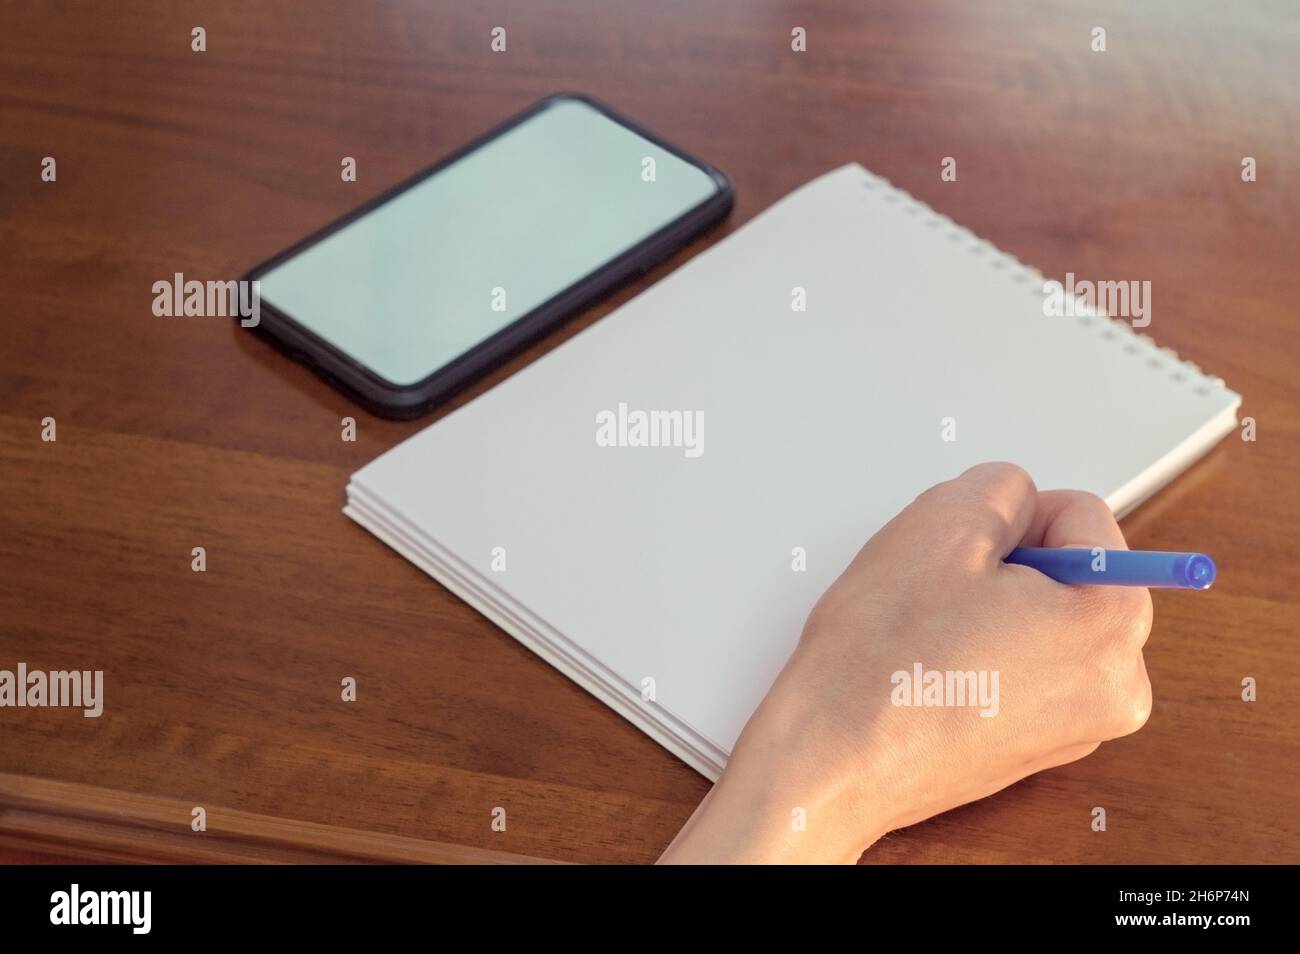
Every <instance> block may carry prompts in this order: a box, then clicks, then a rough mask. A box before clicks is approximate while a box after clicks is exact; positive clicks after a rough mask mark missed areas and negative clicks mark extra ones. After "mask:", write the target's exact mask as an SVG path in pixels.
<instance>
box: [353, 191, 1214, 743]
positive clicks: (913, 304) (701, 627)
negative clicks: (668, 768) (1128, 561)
mask: <svg viewBox="0 0 1300 954" xmlns="http://www.w3.org/2000/svg"><path fill="white" fill-rule="evenodd" d="M1042 285H1043V278H1042V276H1041V275H1039V274H1038V273H1037V272H1034V271H1032V270H1031V269H1028V268H1026V267H1025V266H1023V265H1021V264H1019V263H1018V262H1016V261H1015V260H1013V259H1011V258H1009V257H1007V256H1005V255H1002V254H1001V253H999V252H997V250H996V249H994V248H993V247H992V246H990V245H988V244H987V243H984V242H982V241H980V240H978V239H977V238H975V237H974V236H972V235H970V234H969V233H967V232H965V231H964V230H962V229H960V228H958V227H956V226H954V225H953V224H952V223H951V222H949V221H948V220H947V219H945V218H943V217H942V216H939V215H937V214H936V213H934V212H932V211H931V210H930V209H928V208H927V207H925V206H923V205H921V204H920V203H918V202H916V201H915V200H913V199H912V198H910V197H909V196H907V195H906V194H905V193H902V192H900V191H898V190H896V189H894V188H893V187H892V186H890V185H889V184H888V183H887V182H885V181H884V180H882V179H880V178H878V177H876V176H873V175H872V174H870V173H868V172H867V171H866V170H864V169H862V168H861V167H860V166H857V165H849V166H845V167H843V168H840V169H837V170H835V171H834V172H831V173H828V174H827V175H824V176H822V177H820V178H818V179H816V180H814V181H813V182H811V183H809V184H808V185H806V186H803V187H802V188H800V189H798V190H796V191H795V192H793V193H791V194H790V195H789V196H787V197H786V198H784V199H782V200H781V201H779V202H778V203H776V204H775V205H774V206H772V207H771V208H770V209H768V210H767V211H765V212H763V213H762V214H761V215H759V216H758V217H756V218H755V219H754V220H753V221H752V222H750V223H749V224H747V225H745V226H744V227H742V228H740V229H738V230H737V231H736V232H735V233H733V234H732V235H730V236H729V237H727V238H726V239H724V240H722V241H720V242H719V243H718V244H717V245H715V246H714V247H713V248H711V249H710V250H708V251H706V252H704V253H702V254H700V255H698V256H697V257H695V258H694V259H693V260H691V261H690V262H688V263H687V264H685V265H683V266H682V267H681V268H679V269H678V270H677V271H675V272H673V273H672V274H671V275H668V276H667V277H666V278H664V279H663V280H662V281H660V282H658V283H657V284H656V285H654V286H653V287H651V288H650V289H648V290H647V291H646V292H644V293H643V294H641V295H639V296H638V297H637V298H635V299H633V300H632V301H630V302H628V303H627V304H625V305H623V306H622V307H621V308H619V309H618V310H617V311H615V312H614V313H613V314H611V315H609V316H608V317H607V318H605V319H604V320H602V321H600V322H598V323H596V324H595V325H593V326H592V327H591V328H589V329H587V330H585V331H583V332H582V333H581V334H579V335H577V336H575V337H574V338H573V339H571V340H570V341H569V342H567V343H565V344H564V345H562V346H560V347H559V348H557V349H555V350H554V351H552V352H550V353H549V354H547V355H546V356H545V357H543V358H541V359H540V360H538V361H536V362H535V363H533V364H532V365H530V366H529V367H527V368H525V369H523V370H522V371H520V372H519V373H518V374H516V375H514V376H513V377H511V378H509V379H508V380H506V381H504V382H502V383H501V384H500V385H498V386H497V387H495V388H493V389H492V390H491V391H489V392H488V393H486V394H484V395H483V396H481V397H479V398H478V399H476V400H475V401H473V402H471V403H470V404H468V405H466V406H465V407H463V408H461V409H459V410H457V411H456V412H454V413H452V414H450V415H449V416H447V417H446V418H444V419H443V420H441V421H439V422H438V423H436V424H434V425H432V426H431V427H429V428H427V429H425V430H424V431H422V432H420V433H419V434H417V435H415V436H414V437H412V438H410V439H409V440H407V441H406V442H404V443H403V444H401V445H399V446H398V447H396V448H394V449H393V450H391V451H389V452H387V453H386V454H384V455H383V456H381V457H380V458H378V459H377V460H376V461H374V462H373V463H371V464H370V465H369V466H367V467H365V468H364V469H362V470H361V471H359V472H358V473H357V474H356V475H355V476H354V478H353V479H354V482H355V483H356V484H359V485H360V486H362V487H364V488H365V489H366V490H367V491H369V492H370V493H372V494H373V495H375V496H376V497H378V498H379V499H381V500H383V501H384V502H386V503H387V504H388V505H389V506H390V507H392V508H393V509H395V510H396V511H398V512H399V513H400V514H402V515H403V516H404V517H406V518H407V519H408V520H409V521H410V522H411V523H412V524H414V525H415V526H416V527H418V528H419V529H420V530H421V531H423V532H424V533H426V534H427V535H428V536H429V537H431V538H433V539H434V540H435V541H437V543H438V544H440V545H441V546H442V547H444V548H446V549H447V550H448V551H450V552H451V553H453V554H455V555H456V556H457V557H458V558H459V559H460V560H461V561H463V563H464V564H466V565H467V566H468V567H471V568H473V569H474V570H476V571H477V572H478V573H479V574H481V576H482V583H483V586H484V587H486V588H488V589H493V588H495V591H496V592H498V593H499V598H500V600H501V601H502V602H503V603H504V602H507V601H515V602H517V603H518V604H521V605H522V606H523V607H526V608H527V610H529V611H531V613H533V614H535V615H536V616H537V617H538V618H540V619H541V620H543V621H544V622H545V623H546V624H548V625H549V626H550V627H552V628H554V629H555V630H556V631H558V632H559V633H562V634H563V635H564V636H565V637H567V638H568V639H569V640H571V641H572V642H573V643H574V644H576V646H577V647H578V648H579V650H580V651H581V652H583V653H585V654H587V655H588V656H589V657H591V658H593V659H595V660H598V661H600V662H601V663H603V664H604V665H605V666H607V667H608V668H609V669H610V670H612V671H613V672H614V673H616V674H617V675H618V677H619V678H621V679H622V680H624V681H625V683H626V684H627V685H628V686H629V687H630V691H638V692H639V686H640V684H641V681H642V679H643V678H645V677H651V678H653V679H654V680H655V688H656V696H657V701H656V703H655V705H656V706H657V707H662V708H664V709H667V710H669V711H670V712H671V713H672V714H673V715H674V716H676V717H677V718H679V719H680V720H682V721H683V722H685V723H686V724H687V725H689V726H691V727H692V728H693V729H694V730H695V731H697V732H698V733H699V734H700V735H702V736H703V737H705V738H706V739H708V740H710V741H712V742H713V743H714V744H715V745H716V746H717V747H718V748H719V749H720V750H721V751H723V752H729V751H730V749H731V746H732V744H733V743H734V741H735V739H736V737H737V735H738V734H739V732H740V729H741V728H742V727H743V725H744V723H745V721H746V720H747V719H748V717H749V715H750V713H751V712H752V711H753V709H754V708H755V706H756V705H757V704H758V702H759V700H760V699H761V698H762V696H763V694H764V693H765V692H766V690H767V688H768V687H769V685H770V684H771V682H772V680H773V678H774V677H775V675H776V673H777V672H778V670H779V669H780V667H781V665H782V664H783V663H784V661H785V659H786V658H787V657H788V655H789V653H790V651H791V650H792V648H793V647H794V645H795V642H796V640H797V639H798V636H799V632H800V629H801V627H802V624H803V621H804V619H805V617H806V615H807V613H808V610H809V609H810V608H811V607H812V605H813V603H814V602H815V601H816V599H817V597H818V596H819V595H820V594H821V592H822V591H823V590H824V589H825V588H826V586H827V585H828V584H829V583H830V582H831V581H832V580H833V579H834V578H835V577H836V576H837V575H838V574H839V573H840V571H841V570H842V569H843V568H844V566H845V565H846V564H847V562H848V561H849V559H850V558H851V557H852V556H853V554H854V553H855V552H856V551H857V549H858V548H859V547H860V546H861V545H862V543H863V542H864V541H865V540H866V539H867V538H868V537H870V536H871V534H872V533H873V532H874V531H875V530H876V529H877V528H879V527H880V526H881V525H882V524H883V523H884V522H885V521H887V520H888V519H889V518H890V517H891V516H893V515H894V514H895V513H896V512H897V511H898V510H899V509H900V508H902V507H903V506H904V505H906V504H907V503H908V502H909V501H911V500H912V498H913V497H914V496H915V495H916V494H917V493H919V492H920V491H921V490H923V489H925V488H926V487H928V486H930V485H931V484H934V483H936V482H938V481H940V480H944V479H947V478H949V477H952V476H954V475H955V474H957V473H959V472H960V471H961V470H963V469H964V468H966V467H968V466H970V465H972V464H975V463H977V462H979V461H985V460H1010V461H1015V462H1017V463H1019V464H1021V465H1023V466H1024V467H1026V468H1027V469H1028V470H1029V471H1030V473H1031V474H1032V475H1033V476H1034V478H1035V480H1036V481H1037V483H1038V485H1039V486H1040V487H1042V488H1050V487H1070V488H1081V489H1085V490H1091V491H1094V492H1095V493H1097V494H1099V495H1101V496H1102V497H1105V498H1106V499H1107V501H1108V502H1109V503H1110V504H1111V506H1112V507H1113V508H1114V509H1116V510H1117V511H1118V510H1122V509H1124V508H1126V507H1127V506H1129V505H1132V504H1134V503H1135V502H1137V501H1140V500H1141V499H1143V498H1145V496H1147V495H1148V494H1149V493H1150V492H1152V491H1153V490H1154V489H1155V487H1156V486H1158V485H1159V484H1163V483H1164V482H1166V481H1168V480H1169V479H1171V478H1172V476H1173V475H1174V474H1175V473H1176V472H1177V471H1178V470H1181V469H1182V468H1184V467H1186V466H1187V465H1188V464H1189V463H1190V462H1191V461H1192V460H1193V459H1195V458H1196V457H1198V456H1200V455H1201V454H1203V453H1204V452H1205V451H1206V450H1208V449H1209V447H1210V446H1212V444H1213V443H1214V442H1215V441H1217V440H1218V439H1219V438H1221V437H1222V436H1223V435H1224V433H1226V432H1227V430H1229V429H1230V428H1231V427H1232V426H1233V424H1234V423H1235V408H1236V407H1237V405H1238V403H1239V401H1240V399H1239V397H1238V396H1237V395H1236V394H1233V393H1232V392H1231V391H1228V390H1226V389H1225V388H1224V387H1223V386H1222V384H1221V383H1220V382H1218V381H1217V380H1215V379H1211V378H1208V377H1206V376H1205V375H1202V374H1201V373H1199V372H1198V371H1197V370H1196V369H1194V368H1192V367H1190V366H1189V365H1187V364H1185V363H1182V362H1180V361H1178V359H1177V358H1176V357H1175V356H1173V355H1171V354H1170V353H1168V352H1166V351H1163V350H1161V349H1159V348H1157V347H1155V345H1154V344H1152V343H1151V342H1150V341H1149V340H1147V339H1145V338H1142V337H1139V336H1136V335H1134V334H1133V333H1132V331H1131V330H1129V329H1128V327H1127V326H1126V325H1125V324H1123V323H1121V322H1119V321H1112V320H1110V319H1106V318H1098V317H1094V318H1091V319H1078V318H1052V317H1046V316H1045V315H1044V313H1043V298H1044V295H1043V287H1042ZM796 288H802V289H804V290H805V291H806V302H807V310H806V311H796V310H794V308H793V307H792V302H793V301H794V297H793V290H794V289H796ZM1156 326H1157V327H1158V319H1157V321H1156ZM1130 348H1131V350H1129V349H1130ZM620 403H624V404H626V405H628V407H629V408H630V409H640V410H647V411H648V410H680V411H687V412H693V411H699V412H702V413H703V420H704V430H703V453H702V454H701V456H699V457H698V458H694V459H692V458H688V457H687V456H686V454H685V453H684V451H683V449H681V448H672V447H601V446H598V445H597V442H596V416H597V414H598V412H600V411H603V410H616V409H617V408H618V406H619V404H620ZM945 418H952V419H954V421H955V428H956V438H957V439H956V440H955V441H951V442H948V441H945V440H943V424H942V422H943V420H944V419H945ZM497 547H500V548H503V550H504V552H505V556H506V570H505V572H493V571H492V569H491V560H492V553H493V550H494V548H497ZM795 547H801V548H803V549H804V551H806V554H807V570H806V571H805V572H796V571H794V570H792V551H793V549H794V548H795ZM916 558H917V559H924V558H925V555H924V554H922V553H918V554H917V555H916Z"/></svg>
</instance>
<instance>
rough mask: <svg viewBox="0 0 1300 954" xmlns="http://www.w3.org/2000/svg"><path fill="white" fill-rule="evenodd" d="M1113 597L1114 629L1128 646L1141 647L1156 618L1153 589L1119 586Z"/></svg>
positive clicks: (1123, 644)
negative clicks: (1152, 599)
mask: <svg viewBox="0 0 1300 954" xmlns="http://www.w3.org/2000/svg"><path fill="white" fill-rule="evenodd" d="M1113 589H1114V590H1115V591H1116V592H1115V594H1114V597H1113V598H1112V602H1113V604H1114V605H1113V608H1112V610H1111V613H1112V620H1113V623H1112V631H1113V632H1114V633H1115V636H1116V639H1117V641H1118V642H1119V643H1120V645H1122V646H1124V647H1126V648H1139V649H1140V648H1141V647H1142V646H1143V645H1145V643H1146V641H1147V637H1148V636H1150V635H1151V625H1152V623H1153V622H1154V619H1155V610H1154V605H1153V604H1152V602H1151V591H1150V590H1148V589H1147V588H1146V587H1143V586H1117V587H1114V588H1113Z"/></svg>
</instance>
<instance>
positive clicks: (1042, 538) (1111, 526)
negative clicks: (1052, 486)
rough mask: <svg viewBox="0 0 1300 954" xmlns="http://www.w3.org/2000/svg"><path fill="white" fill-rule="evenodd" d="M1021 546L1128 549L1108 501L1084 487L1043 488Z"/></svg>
mask: <svg viewBox="0 0 1300 954" xmlns="http://www.w3.org/2000/svg"><path fill="white" fill-rule="evenodd" d="M1020 546H1025V547H1103V548H1105V549H1107V550H1127V549H1128V544H1127V543H1126V542H1125V540H1124V532H1123V531H1122V530H1120V528H1119V524H1118V523H1116V522H1115V516H1114V514H1112V513H1111V512H1110V508H1109V507H1108V506H1106V502H1105V501H1104V500H1102V499H1101V498H1100V497H1098V496H1097V495H1096V494H1090V493H1085V492H1084V491H1082V490H1044V491H1042V492H1040V493H1039V494H1038V506H1037V508H1036V510H1035V512H1034V516H1033V519H1032V520H1031V521H1030V523H1029V527H1028V529H1027V530H1026V531H1025V535H1024V538H1023V539H1022V540H1021V542H1020Z"/></svg>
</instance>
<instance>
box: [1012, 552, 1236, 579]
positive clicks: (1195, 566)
mask: <svg viewBox="0 0 1300 954" xmlns="http://www.w3.org/2000/svg"><path fill="white" fill-rule="evenodd" d="M1006 562H1007V563H1016V564H1019V565H1021V566H1028V567H1032V568H1033V569H1035V570H1037V571H1038V572H1039V573H1042V574H1043V575H1044V576H1049V577H1051V578H1052V579H1053V580H1056V581H1057V582H1058V583H1072V584H1075V585H1085V586H1086V585H1096V586H1161V587H1177V588H1179V589H1192V590H1203V589H1207V588H1208V587H1209V586H1210V584H1211V583H1213V582H1214V576H1215V567H1214V561H1213V560H1211V559H1210V558H1209V557H1208V556H1206V555H1205V554H1203V553H1175V552H1165V551H1160V550H1105V549H1102V548H1100V547H1097V548H1092V549H1089V548H1086V547H1077V548H1060V549H1058V548H1053V547H1019V548H1017V549H1015V550H1012V551H1011V553H1010V554H1009V555H1008V556H1007V559H1006Z"/></svg>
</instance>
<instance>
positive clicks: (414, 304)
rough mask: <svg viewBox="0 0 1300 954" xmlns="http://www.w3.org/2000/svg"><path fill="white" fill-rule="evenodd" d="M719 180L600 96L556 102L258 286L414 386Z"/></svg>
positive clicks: (334, 340)
mask: <svg viewBox="0 0 1300 954" xmlns="http://www.w3.org/2000/svg"><path fill="white" fill-rule="evenodd" d="M651 160H653V161H652V162H651ZM360 173H361V175H364V164H362V165H361V167H360ZM718 190H719V185H718V183H717V182H716V181H715V180H714V179H713V177H712V176H710V175H709V174H708V173H707V172H706V171H705V170H703V169H701V168H699V167H697V166H695V165H692V164H691V163H689V162H687V161H685V160H684V159H681V158H680V157H678V156H677V155H675V154H673V153H671V152H669V151H667V150H666V149H663V148H661V147H659V146H657V145H655V144H654V143H652V142H651V141H650V140H648V139H646V138H644V137H643V136H640V135H638V134H637V133H635V132H633V131H632V130H631V129H628V128H627V127H626V126H623V125H621V124H620V123H618V122H616V121H615V120H613V119H611V118H609V117H608V116H606V115H605V114H604V113H602V112H601V111H600V110H598V109H596V108H595V107H594V106H591V105H589V104H588V103H586V102H583V101H581V100H575V99H556V100H552V101H550V102H549V104H548V105H546V106H545V107H544V108H542V109H541V110H540V111H539V112H537V113H534V114H533V115H531V116H529V117H528V118H526V119H524V120H523V121H522V122H520V123H519V124H518V125H516V126H514V127H512V128H510V129H508V130H507V131H506V132H504V133H502V134H501V135H499V136H497V137H495V138H493V139H492V140H490V141H489V142H488V143H486V144H485V145H483V146H481V147H479V148H477V149H475V150H474V151H472V152H470V153H469V154H467V155H465V156H463V157H461V158H460V159H458V160H456V161H455V162H453V163H452V164H451V165H448V166H445V167H444V168H442V169H441V170H439V171H438V172H436V173H434V174H433V175H432V176H430V177H429V178H427V179H424V180H423V181H421V182H419V183H418V184H416V185H415V186H413V187H411V188H409V189H407V190H405V191H403V192H401V193H399V194H398V195H397V196H395V197H393V198H392V199H390V200H388V201H386V202H384V203H383V204H381V205H379V206H377V207H376V208H374V209H372V210H371V211H369V212H368V213H366V214H365V215H363V216H361V217H360V218H358V219H356V220H354V221H352V222H351V223H349V224H348V225H346V226H344V227H343V228H341V229H339V230H338V231H335V232H333V233H332V234H330V235H328V236H326V237H325V238H323V239H321V240H320V241H318V242H316V243H314V244H312V245H310V246H308V247H306V248H304V249H303V250H301V251H300V252H298V253H297V254H295V255H294V256H293V257H291V258H289V259H287V260H285V261H283V262H281V263H279V264H278V265H275V266H274V267H273V268H271V269H270V270H269V271H266V272H265V273H263V274H262V275H261V276H260V281H261V298H262V300H263V301H264V302H266V303H269V304H271V305H273V306H274V307H275V308H276V309H278V310H279V311H280V312H282V313H283V314H285V315H286V316H288V317H289V318H291V319H293V320H294V321H296V322H297V323H298V324H300V325H302V326H304V327H306V328H307V329H309V330H310V331H312V332H314V333H315V334H316V335H317V336H319V337H320V338H323V339H324V340H325V341H327V342H329V343H330V344H332V345H333V346H334V347H335V348H337V349H339V350H340V351H343V352H344V353H346V354H347V355H348V356H349V357H350V358H351V359H352V360H353V361H355V362H358V363H360V364H362V365H364V366H365V367H367V368H369V369H370V370H371V371H372V372H373V373H375V374H376V375H378V376H379V377H380V378H383V379H384V380H386V381H388V382H389V383H391V384H394V385H398V386H405V385H410V384H414V383H415V382H417V381H420V380H422V379H424V378H426V377H428V376H429V375H430V374H432V373H433V372H435V371H437V370H438V369H439V368H441V367H442V366H443V365H445V364H447V363H448V362H450V361H452V360H454V359H455V358H456V357H458V356H459V355H462V354H464V353H465V352H466V351H468V350H469V349H471V348H472V347H474V345H476V344H478V343H479V342H481V341H483V340H484V339H485V338H488V337H490V336H491V335H493V334H495V333H496V332H498V331H500V330H501V329H502V328H505V327H506V326H507V325H509V324H511V323H512V322H514V321H516V320H518V319H519V318H520V317H522V316H523V315H526V314H527V313H528V312H530V311H532V310H533V309H534V308H536V307H537V306H539V305H541V304H542V303H544V302H546V301H547V300H549V299H550V298H552V297H554V296H555V295H557V294H559V293H560V292H562V291H564V290H565V289H566V288H569V287H570V286H572V285H574V284H575V283H577V282H579V281H581V280H582V279H583V278H584V277H586V276H588V275H590V274H591V273H592V272H595V271H596V270H598V269H599V268H600V267H601V266H603V265H605V264H606V263H608V262H610V261H611V260H613V259H615V258H617V257H618V256H619V255H620V254H622V253H623V252H626V251H627V250H628V249H630V248H632V247H633V246H635V245H636V244H637V243H639V242H641V241H642V240H644V239H646V238H648V237H650V236H651V235H653V234H654V233H655V232H657V231H658V230H659V229H661V228H663V227H664V226H666V225H668V224H669V223H671V222H673V221H674V220H675V219H677V218H679V217H680V216H682V215H683V214H685V213H686V212H688V211H689V210H691V209H693V208H695V207H696V206H698V205H700V204H701V203H702V202H705V201H707V200H708V199H709V198H711V197H712V196H713V195H714V194H715V193H716V192H717V191H718Z"/></svg>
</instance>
